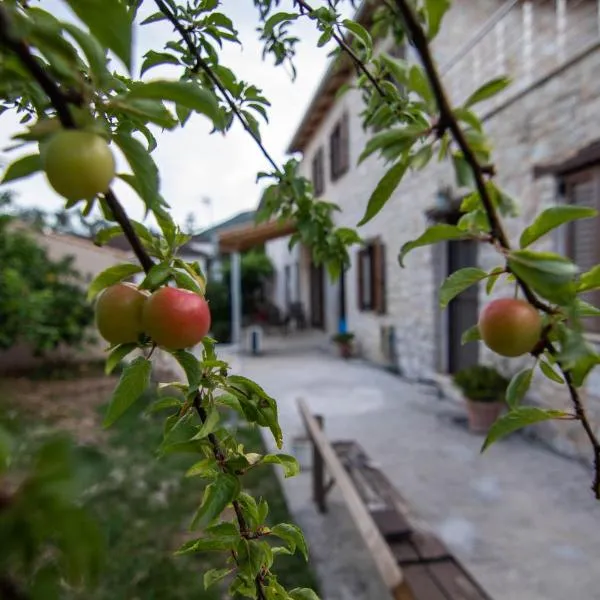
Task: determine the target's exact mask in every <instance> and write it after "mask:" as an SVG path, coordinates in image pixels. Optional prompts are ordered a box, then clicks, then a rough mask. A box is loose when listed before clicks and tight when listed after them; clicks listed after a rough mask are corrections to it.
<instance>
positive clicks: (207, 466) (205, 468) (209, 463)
mask: <svg viewBox="0 0 600 600" xmlns="http://www.w3.org/2000/svg"><path fill="white" fill-rule="evenodd" d="M218 473H219V471H218V468H217V461H216V460H215V458H214V457H212V456H211V457H210V458H205V459H203V460H200V461H198V462H197V463H195V464H193V465H192V466H191V467H190V468H189V469H188V470H187V471H186V474H185V476H186V477H197V476H200V477H214V476H216V475H217V474H218Z"/></svg>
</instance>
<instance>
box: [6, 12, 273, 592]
mask: <svg viewBox="0 0 600 600" xmlns="http://www.w3.org/2000/svg"><path fill="white" fill-rule="evenodd" d="M0 42H2V43H4V44H5V45H6V46H7V47H8V48H9V49H11V50H12V51H13V52H14V53H15V54H16V55H17V56H18V57H19V59H20V60H21V62H22V63H23V65H24V66H25V67H26V68H27V69H28V70H29V72H30V73H31V75H32V76H33V77H34V78H35V80H36V81H37V82H38V83H39V84H40V86H41V87H42V88H43V89H44V91H45V92H46V94H47V95H48V97H49V99H50V101H51V102H52V105H53V106H54V108H55V109H56V112H57V114H58V115H59V118H60V120H61V123H62V124H63V126H64V127H67V128H73V127H75V122H74V120H73V118H72V116H71V112H70V110H69V105H68V102H67V101H66V98H65V96H64V95H63V94H62V92H61V91H60V88H59V87H58V86H57V84H56V83H55V82H54V81H53V80H52V79H51V78H50V77H49V76H48V75H47V73H46V72H45V71H44V70H43V69H42V68H41V66H40V64H39V63H38V61H37V59H36V58H35V57H34V56H33V55H32V54H31V51H30V49H29V47H28V46H27V44H26V43H25V42H24V41H23V40H17V39H15V38H12V37H11V36H10V33H9V20H8V15H7V14H6V12H5V10H4V8H3V7H2V6H0ZM105 199H106V201H107V203H108V205H109V207H110V209H111V211H112V213H113V217H114V218H115V220H116V221H117V222H118V223H119V225H120V226H121V228H122V229H123V232H124V233H125V236H126V237H127V240H128V241H129V243H130V245H131V247H132V249H133V251H134V252H135V254H136V256H137V258H138V260H139V261H140V264H141V265H142V267H143V269H144V271H145V272H146V273H147V272H148V271H149V270H150V269H151V268H152V266H153V264H154V263H153V261H152V259H151V258H150V256H149V255H148V253H147V252H146V250H145V249H144V247H143V245H142V243H141V241H140V239H139V238H138V236H137V234H136V233H135V230H134V229H133V226H132V224H131V221H130V220H129V217H128V216H127V213H126V212H125V210H124V209H123V206H122V205H121V203H120V202H119V200H118V198H117V197H116V195H115V194H114V192H112V191H111V190H109V191H108V192H107V193H106V194H105ZM201 402H202V397H201V395H200V393H199V392H198V393H197V394H196V396H195V398H194V406H195V408H196V412H197V413H198V417H199V418H200V421H202V423H204V422H205V421H206V418H207V415H206V411H205V410H204V408H203V407H202V405H201ZM208 439H209V442H210V444H211V446H212V450H213V453H214V455H215V458H217V460H218V461H219V462H220V463H221V464H222V463H223V461H224V458H225V455H224V454H223V450H222V449H221V446H220V444H219V440H218V439H217V437H216V436H215V435H214V434H210V435H209V436H208ZM233 507H234V510H235V513H236V518H237V521H238V525H239V529H240V533H242V534H243V533H244V532H247V531H248V526H247V523H246V520H245V518H244V514H243V511H242V508H241V505H240V504H239V502H237V501H234V502H233ZM0 583H2V581H1V580H0ZM256 590H257V594H258V599H259V600H266V596H265V593H264V590H263V586H262V581H261V579H260V576H257V578H256ZM7 597H9V596H7ZM13 598H14V600H19V598H20V597H19V596H13Z"/></svg>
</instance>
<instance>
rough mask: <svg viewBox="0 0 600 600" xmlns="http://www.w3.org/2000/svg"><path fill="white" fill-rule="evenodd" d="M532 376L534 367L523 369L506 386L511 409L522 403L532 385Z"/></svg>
mask: <svg viewBox="0 0 600 600" xmlns="http://www.w3.org/2000/svg"><path fill="white" fill-rule="evenodd" d="M532 378H533V369H523V370H522V371H519V372H518V373H517V374H515V376H514V377H513V378H512V379H511V380H510V383H509V384H508V388H506V403H507V404H508V406H510V408H511V409H514V408H516V407H517V406H518V405H519V404H520V403H521V400H523V398H524V397H525V394H526V393H527V390H529V387H530V386H531V379H532Z"/></svg>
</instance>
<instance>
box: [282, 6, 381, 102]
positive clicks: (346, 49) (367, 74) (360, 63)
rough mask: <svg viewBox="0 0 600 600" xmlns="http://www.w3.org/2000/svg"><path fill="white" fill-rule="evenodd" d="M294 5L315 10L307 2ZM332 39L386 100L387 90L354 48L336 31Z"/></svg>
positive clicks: (311, 10) (310, 10) (310, 11)
mask: <svg viewBox="0 0 600 600" xmlns="http://www.w3.org/2000/svg"><path fill="white" fill-rule="evenodd" d="M294 4H297V5H298V6H300V7H301V8H303V9H304V10H306V11H308V12H309V13H312V12H313V10H314V9H313V8H312V6H311V5H310V4H308V2H305V0H294ZM331 37H333V39H334V40H335V41H336V42H337V44H338V46H339V47H340V48H341V49H342V50H343V51H344V52H345V53H346V54H347V55H348V56H349V57H350V60H351V61H352V62H353V63H354V66H355V67H356V69H357V70H358V71H360V72H361V73H363V74H364V75H365V77H366V78H367V79H368V80H369V81H370V82H371V84H372V85H373V87H374V88H375V89H376V90H377V93H378V94H379V95H380V96H381V97H382V98H386V97H387V94H386V93H385V90H384V89H383V88H382V87H381V85H380V83H379V82H378V81H377V79H375V77H374V76H373V74H372V73H371V71H369V69H368V68H367V66H366V65H365V63H364V62H363V61H362V60H361V59H360V57H359V56H357V54H356V52H354V50H352V48H351V47H350V46H349V45H348V44H347V43H346V40H344V37H343V36H342V35H340V34H339V33H336V32H335V31H334V32H332V36H331Z"/></svg>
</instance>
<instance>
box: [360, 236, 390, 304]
mask: <svg viewBox="0 0 600 600" xmlns="http://www.w3.org/2000/svg"><path fill="white" fill-rule="evenodd" d="M357 267H358V268H357V274H358V285H357V289H358V308H359V310H361V311H364V312H366V311H373V312H375V313H377V314H385V312H386V266H385V246H384V245H383V244H382V243H381V242H380V241H379V240H376V241H373V242H371V243H369V244H368V245H367V246H365V247H364V248H363V249H362V250H361V251H360V252H359V253H358V265H357Z"/></svg>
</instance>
